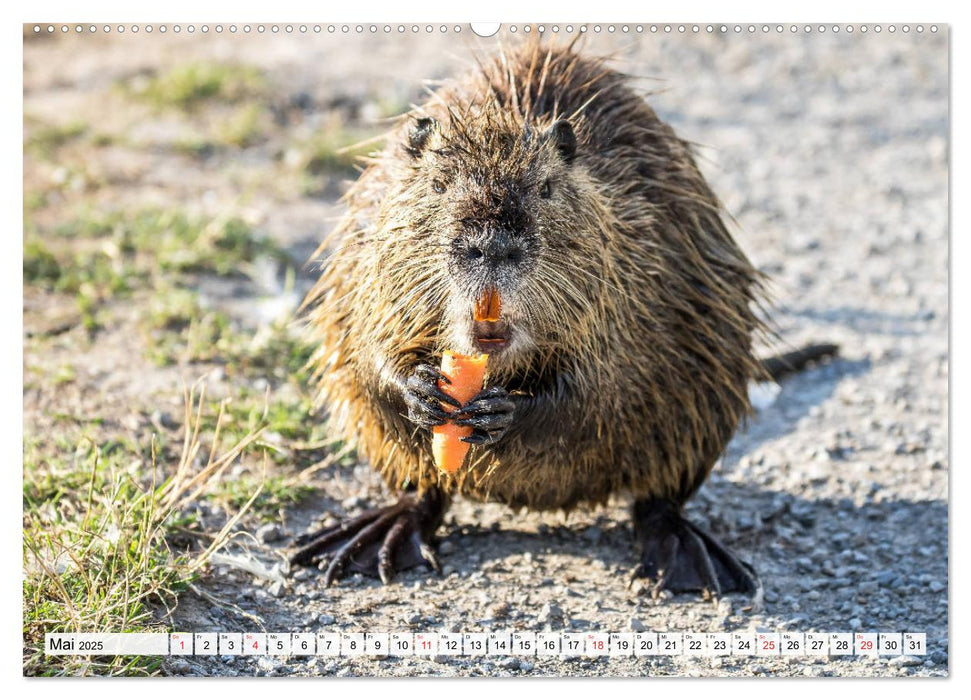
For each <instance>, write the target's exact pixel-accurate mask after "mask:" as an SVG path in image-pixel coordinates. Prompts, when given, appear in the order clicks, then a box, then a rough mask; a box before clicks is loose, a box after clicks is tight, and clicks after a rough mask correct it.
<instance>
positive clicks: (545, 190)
mask: <svg viewBox="0 0 971 700" xmlns="http://www.w3.org/2000/svg"><path fill="white" fill-rule="evenodd" d="M552 195H553V184H552V183H551V182H550V181H549V180H548V179H547V180H546V182H544V183H543V186H542V187H541V188H540V190H539V196H540V197H542V198H543V199H549V198H550V197H551V196H552Z"/></svg>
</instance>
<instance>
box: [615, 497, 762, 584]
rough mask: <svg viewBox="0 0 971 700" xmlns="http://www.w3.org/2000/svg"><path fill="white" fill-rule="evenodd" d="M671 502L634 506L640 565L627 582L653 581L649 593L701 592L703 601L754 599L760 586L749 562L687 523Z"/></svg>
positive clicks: (650, 500) (645, 501)
mask: <svg viewBox="0 0 971 700" xmlns="http://www.w3.org/2000/svg"><path fill="white" fill-rule="evenodd" d="M680 511H681V509H680V508H679V507H678V506H677V505H675V504H674V503H671V502H670V501H665V500H658V499H645V500H640V501H636V502H635V503H634V512H633V515H634V533H635V537H636V539H637V542H638V544H639V545H640V549H641V554H640V555H641V561H640V563H639V564H638V565H637V568H636V569H634V572H633V575H632V576H631V581H632V582H633V580H634V579H636V578H648V579H651V580H652V581H654V586H653V588H652V590H651V595H652V597H654V598H657V597H658V595H659V594H660V592H661V591H662V590H669V591H671V592H672V593H682V592H687V591H701V592H702V593H703V595H704V596H705V598H711V597H715V598H717V597H718V596H720V595H721V594H723V593H731V592H740V593H745V594H747V595H750V596H752V597H757V594H758V591H759V590H761V587H762V584H761V583H760V582H759V578H758V575H756V573H755V570H754V569H753V568H752V567H751V565H749V564H748V563H746V562H744V561H742V560H741V559H739V558H738V557H736V556H735V555H734V554H732V553H731V552H730V551H728V549H726V548H725V547H724V545H722V544H721V543H720V542H718V540H716V539H715V538H714V537H712V536H711V535H709V534H708V533H707V532H705V531H704V530H702V529H701V528H700V527H698V526H697V525H695V524H693V523H691V522H689V521H688V520H686V519H685V518H684V517H683V516H682V515H681V512H680Z"/></svg>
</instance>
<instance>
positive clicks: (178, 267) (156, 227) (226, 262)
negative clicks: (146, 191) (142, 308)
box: [50, 209, 286, 279]
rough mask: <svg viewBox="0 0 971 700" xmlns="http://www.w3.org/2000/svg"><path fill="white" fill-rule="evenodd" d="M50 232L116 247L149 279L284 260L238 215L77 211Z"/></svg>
mask: <svg viewBox="0 0 971 700" xmlns="http://www.w3.org/2000/svg"><path fill="white" fill-rule="evenodd" d="M50 233H51V234H53V235H54V236H57V237H60V238H69V239H93V238H100V239H104V243H105V245H104V246H102V248H103V249H104V250H108V251H112V252H114V251H117V252H118V254H119V255H120V257H121V258H123V259H126V260H128V261H129V262H130V264H131V265H132V268H133V269H132V270H131V271H132V272H133V273H137V274H139V275H142V276H147V277H150V278H152V279H154V278H157V277H159V275H160V273H189V272H191V273H213V274H217V275H223V276H226V275H239V274H241V273H244V272H245V271H246V266H247V265H248V264H249V263H252V262H253V261H254V260H256V259H257V258H258V257H260V256H269V257H272V258H275V259H278V260H283V259H286V254H285V253H284V252H283V251H282V250H281V249H280V248H279V247H278V246H276V245H275V244H274V243H273V242H272V241H271V240H269V239H268V238H266V237H263V236H260V235H258V234H257V233H256V232H255V231H254V230H253V229H252V227H250V226H249V225H248V224H246V223H245V222H243V221H242V220H241V219H238V218H235V217H228V218H209V217H202V216H195V215H190V214H187V213H185V212H182V211H178V210H176V211H166V210H158V209H144V210H138V211H134V212H124V211H122V212H112V213H108V214H102V213H92V214H90V215H87V214H82V215H79V216H76V217H74V218H72V219H70V220H69V221H67V222H65V223H63V224H61V225H59V226H57V227H56V228H55V229H54V230H53V231H51V232H50Z"/></svg>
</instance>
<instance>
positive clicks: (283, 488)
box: [208, 474, 314, 522]
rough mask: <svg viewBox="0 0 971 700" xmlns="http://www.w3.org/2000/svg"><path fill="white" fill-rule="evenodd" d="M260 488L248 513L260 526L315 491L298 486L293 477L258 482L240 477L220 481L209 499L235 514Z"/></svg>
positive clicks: (251, 477)
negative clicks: (259, 522) (256, 519)
mask: <svg viewBox="0 0 971 700" xmlns="http://www.w3.org/2000/svg"><path fill="white" fill-rule="evenodd" d="M260 485H262V490H261V491H260V494H259V496H257V497H256V500H254V501H253V502H252V504H251V505H250V506H249V509H248V512H249V513H250V514H252V515H254V516H256V517H258V518H259V519H260V520H261V521H263V522H266V521H271V520H275V519H276V518H277V517H279V514H280V511H281V510H283V509H284V508H286V507H287V506H291V505H294V504H295V503H299V502H300V501H302V500H303V499H305V498H306V497H307V496H309V495H310V494H311V493H313V491H314V488H313V487H312V486H310V485H308V484H305V483H300V482H298V481H296V480H295V479H293V478H292V477H285V476H270V477H267V478H265V479H261V478H260V477H258V476H256V475H252V474H243V475H239V476H236V477H234V478H232V479H225V480H223V481H222V482H221V483H220V484H219V485H218V487H217V488H216V489H214V490H213V492H212V493H211V494H209V496H208V498H209V500H211V501H212V502H213V503H217V504H219V505H220V506H222V507H224V508H227V509H229V510H233V511H235V510H238V509H240V508H241V507H242V506H243V505H245V504H246V502H247V501H248V500H249V499H250V498H251V496H252V494H253V492H254V491H255V490H256V489H257V488H258V487H259V486H260Z"/></svg>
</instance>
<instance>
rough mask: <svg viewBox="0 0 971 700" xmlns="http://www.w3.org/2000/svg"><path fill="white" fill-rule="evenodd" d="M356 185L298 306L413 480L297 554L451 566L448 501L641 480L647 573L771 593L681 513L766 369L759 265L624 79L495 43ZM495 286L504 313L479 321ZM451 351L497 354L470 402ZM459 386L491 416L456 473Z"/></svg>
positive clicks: (370, 423) (377, 566)
mask: <svg viewBox="0 0 971 700" xmlns="http://www.w3.org/2000/svg"><path fill="white" fill-rule="evenodd" d="M346 203H347V206H348V213H347V215H346V216H345V218H344V219H343V220H342V222H341V223H340V224H339V225H338V227H337V229H336V230H335V232H334V234H333V236H332V237H331V238H330V239H329V240H328V241H326V242H325V243H324V245H322V246H321V249H320V251H318V254H323V253H324V252H325V251H326V252H327V253H328V257H327V259H326V263H325V269H324V271H323V274H322V276H321V278H320V281H319V283H318V284H317V285H316V286H315V288H314V289H313V290H312V292H311V293H310V294H309V295H308V297H307V300H306V301H305V308H306V309H307V311H308V322H309V326H310V327H311V328H312V330H313V332H314V333H315V335H316V341H317V343H318V349H317V351H316V353H315V354H314V355H313V358H312V360H311V365H312V367H313V369H314V377H315V380H316V383H317V386H318V387H319V395H320V401H321V403H322V404H323V405H324V406H326V407H327V409H328V410H329V414H330V421H331V423H332V424H333V425H334V427H335V428H336V429H337V431H338V434H339V435H340V436H341V437H342V438H344V439H346V440H348V441H351V442H352V443H353V444H355V445H357V446H358V448H359V451H360V454H361V455H363V456H364V457H366V458H367V460H368V461H369V462H370V464H371V465H372V466H373V468H374V469H376V470H377V471H378V472H379V473H380V474H381V475H382V477H383V478H384V480H385V482H386V483H387V485H388V486H389V487H390V488H391V489H393V490H394V491H397V492H400V493H401V496H400V500H399V501H398V502H397V503H396V504H394V505H391V506H388V507H384V508H376V509H373V510H369V511H367V512H365V513H363V514H362V515H360V516H358V517H357V518H354V519H353V520H350V521H348V522H345V523H342V524H340V525H337V526H334V527H331V528H327V529H325V530H322V531H320V532H317V533H313V534H309V535H305V536H303V537H301V538H300V539H299V540H298V542H297V544H298V545H299V549H298V550H297V551H296V552H295V553H294V554H293V556H292V562H293V563H295V564H307V563H310V562H312V561H314V560H315V559H317V558H319V557H322V556H326V555H332V556H331V560H330V565H329V567H328V568H327V572H326V576H325V582H326V584H328V585H329V584H330V583H331V582H332V581H333V580H334V579H335V578H336V577H339V576H340V575H341V573H342V572H343V571H344V570H346V569H347V568H352V569H355V570H358V571H364V572H367V573H372V574H377V575H379V576H380V577H381V579H382V580H383V581H384V582H385V583H387V582H388V581H389V580H390V579H391V578H392V577H393V575H394V572H395V571H396V570H398V569H401V568H404V567H407V566H411V565H415V564H417V563H421V562H425V563H426V564H427V565H429V566H432V567H434V568H436V569H437V568H438V563H437V560H436V558H435V554H434V548H433V535H434V532H435V530H436V529H437V527H438V526H439V524H440V523H441V520H442V516H443V514H444V512H445V510H446V509H447V507H448V505H449V502H450V500H451V498H452V497H453V496H455V495H461V496H464V497H466V498H470V499H474V500H480V501H498V502H501V503H505V504H508V505H509V506H512V507H514V508H521V507H525V508H531V509H543V510H546V509H564V510H569V509H571V508H573V507H575V506H577V505H580V504H600V503H604V502H605V501H606V500H607V499H608V497H609V496H611V495H612V494H630V495H632V496H633V498H634V505H633V518H634V530H635V537H636V540H637V542H638V544H639V547H640V563H639V565H638V566H637V567H636V569H635V572H634V574H635V576H644V577H648V578H651V579H653V581H654V582H655V583H654V587H653V590H654V591H655V592H657V591H660V590H661V589H665V588H666V589H669V590H672V591H687V590H703V591H706V592H707V593H710V594H716V595H717V594H718V593H720V592H727V591H747V592H753V591H754V590H756V588H757V586H758V579H757V577H756V575H755V572H754V571H753V569H752V567H751V566H750V565H748V564H747V563H745V562H743V561H741V560H740V559H738V558H737V557H736V556H734V555H733V554H732V553H731V552H729V551H728V550H727V549H726V548H725V547H723V546H722V545H721V544H719V543H718V542H717V541H716V540H715V539H714V538H712V537H711V536H710V535H709V534H708V533H706V532H704V531H703V530H701V529H700V528H699V527H697V526H696V525H693V524H692V523H690V522H688V521H687V520H686V519H685V518H684V517H683V516H682V514H681V508H682V505H683V504H684V502H685V501H686V500H687V499H688V498H689V497H690V496H691V495H692V494H693V493H694V492H695V491H696V490H697V489H698V487H699V486H700V485H701V484H702V482H703V481H704V480H705V478H706V477H707V476H708V473H709V472H710V471H711V469H712V466H713V465H714V464H715V462H716V460H717V459H718V457H719V455H721V453H722V451H723V450H724V448H725V446H726V444H727V443H728V441H729V439H730V438H731V437H732V434H733V433H734V432H735V430H736V428H737V427H738V425H739V423H740V421H742V419H743V418H744V417H745V416H746V415H747V414H748V413H749V412H750V410H751V406H750V404H749V399H748V385H749V382H750V381H752V380H757V379H759V378H762V377H764V376H765V374H766V372H765V367H764V365H763V364H762V363H761V362H760V360H759V359H758V358H757V357H756V356H755V354H753V339H755V338H756V337H757V336H758V335H759V334H760V333H763V332H764V330H765V328H764V324H763V322H762V321H761V320H760V318H761V316H762V313H761V311H760V307H761V301H762V298H763V280H762V276H761V274H760V273H759V272H758V271H757V270H756V269H755V268H754V267H753V266H752V264H751V263H750V262H749V260H748V259H747V258H746V256H745V254H744V253H743V252H742V251H741V250H740V249H739V247H738V245H737V244H736V243H735V241H734V240H733V239H732V237H731V235H730V234H729V232H728V230H727V229H726V227H725V225H724V223H723V220H722V213H721V209H720V205H719V202H718V200H717V199H716V197H715V195H714V194H713V193H712V191H711V190H710V189H709V187H708V185H707V184H706V182H705V180H704V178H703V177H702V175H701V173H700V172H699V170H698V168H697V166H696V165H695V160H694V157H693V155H692V151H691V148H690V147H689V145H688V144H687V143H686V142H685V141H683V140H681V139H680V138H678V137H677V136H676V135H675V134H674V132H673V131H672V129H671V128H670V127H668V126H667V125H666V124H664V123H663V122H661V121H660V120H659V119H658V117H657V115H656V114H655V113H654V111H653V110H652V109H651V108H650V107H649V106H648V104H647V103H646V102H645V100H644V99H643V98H642V97H641V96H640V95H639V94H637V93H636V92H635V91H634V90H633V89H632V88H631V87H630V86H629V79H628V78H627V77H626V76H624V75H622V74H621V73H619V72H616V71H615V70H612V69H611V68H610V67H608V65H607V62H606V60H605V59H601V58H588V57H584V56H583V55H581V54H580V53H579V52H578V51H577V50H576V49H575V48H574V46H572V45H571V46H567V47H555V46H550V45H544V44H542V43H539V42H530V43H527V44H524V45H521V46H519V47H518V48H514V49H508V48H507V49H506V50H503V51H500V52H499V54H498V55H497V56H496V57H495V58H493V59H492V60H490V61H487V62H484V63H483V64H481V65H480V66H478V67H477V68H476V69H475V70H474V71H473V72H471V73H469V74H468V75H466V76H464V77H462V78H460V79H458V80H456V81H454V82H452V83H450V84H448V85H446V86H444V87H442V88H441V89H439V90H438V91H437V92H435V93H434V94H433V96H432V97H431V98H430V99H429V100H428V101H427V102H426V103H425V104H424V105H423V106H422V107H420V108H417V109H415V110H414V111H412V112H411V113H409V114H408V115H406V116H405V117H403V118H402V120H401V123H400V125H399V126H398V127H397V128H396V129H395V131H394V132H393V133H392V134H391V135H390V137H389V139H388V141H387V144H386V147H385V149H384V150H383V152H382V153H380V154H379V155H376V156H375V157H373V158H372V159H370V161H369V164H368V165H367V167H366V169H365V170H364V172H363V173H362V174H361V176H360V178H359V179H358V180H357V182H356V183H355V185H354V186H353V187H352V189H351V190H350V191H349V193H348V194H347V196H346ZM484 294H496V295H498V298H499V299H500V300H501V316H500V318H499V320H498V321H496V320H495V319H492V320H476V315H475V307H476V304H477V302H478V301H479V300H480V299H481V298H482V297H483V295H484ZM446 349H452V350H455V351H458V352H461V353H472V352H486V353H488V354H489V374H488V378H487V384H486V386H487V387H488V388H487V389H485V390H484V391H483V392H482V393H481V394H479V396H477V397H476V398H474V399H473V400H471V401H470V402H468V403H467V404H465V405H464V406H459V405H458V404H457V402H455V401H454V400H452V399H451V398H450V397H449V396H447V395H446V394H445V393H443V392H442V390H441V389H440V388H439V381H445V380H444V378H443V377H442V376H441V375H440V373H439V370H438V366H439V363H440V361H441V356H442V353H443V351H445V350H446ZM831 350H832V348H828V347H822V346H820V347H814V348H810V349H809V350H808V351H806V352H803V353H802V354H801V355H799V356H795V355H790V356H789V357H788V358H781V359H779V360H777V362H778V363H780V364H779V365H778V367H776V369H777V370H780V371H782V370H785V369H792V368H798V366H801V365H803V364H805V363H806V362H808V361H810V360H812V359H814V358H816V357H818V356H820V355H821V354H824V353H826V352H830V351H831ZM443 402H444V403H445V404H451V405H452V406H453V407H454V409H455V410H456V411H457V412H456V413H455V414H453V415H452V416H451V417H452V418H456V417H457V420H456V422H457V423H459V424H462V425H466V426H470V427H472V428H473V429H474V431H473V433H472V434H471V436H470V437H468V438H467V441H468V442H470V443H472V445H473V448H472V450H471V452H470V455H469V457H468V458H467V461H466V463H465V466H464V467H463V468H462V469H461V470H460V471H459V472H457V473H455V474H446V473H443V472H441V471H439V470H438V469H436V467H435V465H434V464H433V461H432V456H431V450H430V442H431V440H430V429H431V428H432V427H433V426H435V425H439V424H441V423H443V422H445V420H446V418H448V417H449V414H448V413H447V411H446V408H445V407H444V406H443ZM448 410H449V411H451V410H452V408H449V409H448Z"/></svg>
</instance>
